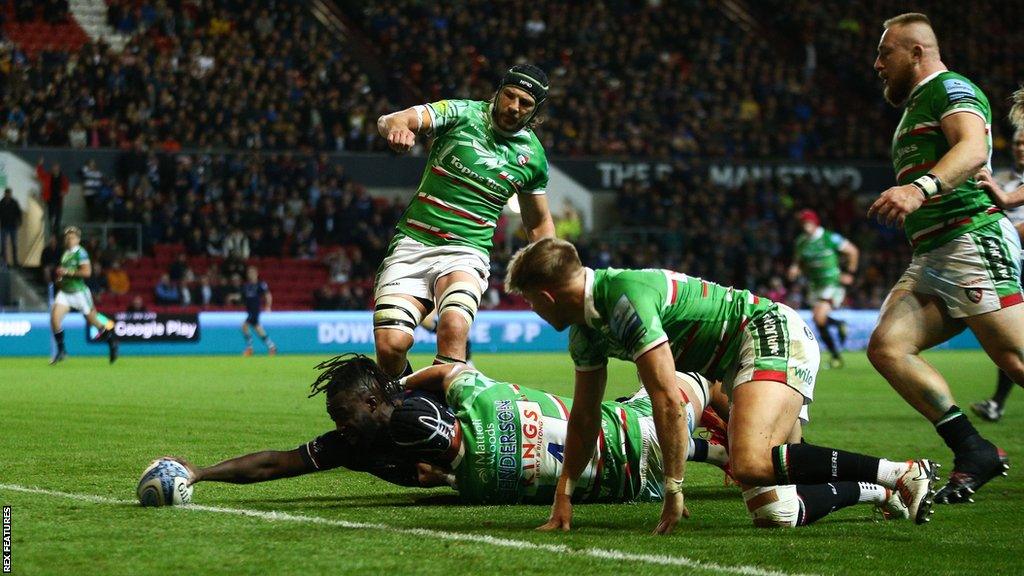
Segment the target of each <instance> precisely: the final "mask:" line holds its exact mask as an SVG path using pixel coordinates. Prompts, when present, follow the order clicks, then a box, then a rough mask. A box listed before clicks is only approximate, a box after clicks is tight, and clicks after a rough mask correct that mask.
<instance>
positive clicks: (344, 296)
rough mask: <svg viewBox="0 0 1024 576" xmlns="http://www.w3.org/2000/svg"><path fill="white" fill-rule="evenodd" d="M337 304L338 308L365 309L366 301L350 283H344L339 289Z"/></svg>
mask: <svg viewBox="0 0 1024 576" xmlns="http://www.w3.org/2000/svg"><path fill="white" fill-rule="evenodd" d="M335 306H336V308H337V309H338V310H363V309H365V308H366V302H365V301H364V299H362V298H360V297H358V296H357V295H356V294H355V293H354V292H353V291H352V287H351V286H350V285H348V284H342V285H341V288H339V289H338V296H337V301H336V303H335Z"/></svg>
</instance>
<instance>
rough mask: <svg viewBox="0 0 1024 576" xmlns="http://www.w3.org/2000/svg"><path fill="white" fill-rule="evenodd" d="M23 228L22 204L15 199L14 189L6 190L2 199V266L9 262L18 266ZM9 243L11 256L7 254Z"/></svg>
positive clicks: (0, 203)
mask: <svg viewBox="0 0 1024 576" xmlns="http://www.w3.org/2000/svg"><path fill="white" fill-rule="evenodd" d="M20 228H21V205H20V204H18V201H17V200H15V199H14V191H13V190H11V189H10V188H7V189H6V190H4V196H3V198H2V199H0V266H3V267H4V268H6V267H7V266H8V263H10V265H12V266H14V267H15V268H17V267H18V230H19V229H20ZM8 243H9V245H10V247H11V252H10V258H8V256H7V246H8Z"/></svg>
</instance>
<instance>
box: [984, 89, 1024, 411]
mask: <svg viewBox="0 0 1024 576" xmlns="http://www.w3.org/2000/svg"><path fill="white" fill-rule="evenodd" d="M1013 97H1014V99H1015V103H1014V105H1013V108H1012V109H1011V112H1010V118H1011V119H1013V118H1017V121H1016V122H1015V124H1016V130H1015V131H1014V133H1013V171H1012V172H1011V173H1010V174H1009V175H1007V177H1006V178H1005V179H1003V183H1002V186H1000V185H999V182H998V179H997V178H996V177H993V176H992V175H990V174H988V173H987V172H985V171H982V173H981V174H979V175H978V177H977V178H978V185H979V186H981V187H982V188H983V189H985V191H986V192H988V193H989V196H991V197H992V200H993V201H994V202H995V203H996V205H997V206H999V207H1000V208H1002V209H1004V210H1006V216H1007V218H1009V219H1010V222H1012V223H1013V227H1014V228H1016V229H1017V233H1018V234H1019V235H1021V236H1022V237H1024V88H1021V89H1020V90H1017V91H1016V92H1014V95H1013ZM1012 389H1013V380H1011V379H1010V377H1009V376H1007V375H1006V372H1003V371H1002V370H1000V371H999V378H998V381H997V382H996V391H995V394H993V395H992V398H990V399H988V400H983V401H981V402H975V403H974V404H971V410H972V411H973V412H974V413H975V414H977V415H978V416H980V417H981V418H983V419H985V420H988V421H989V422H998V421H999V420H1000V419H1002V417H1003V410H1004V409H1005V407H1006V398H1007V396H1009V395H1010V390H1012Z"/></svg>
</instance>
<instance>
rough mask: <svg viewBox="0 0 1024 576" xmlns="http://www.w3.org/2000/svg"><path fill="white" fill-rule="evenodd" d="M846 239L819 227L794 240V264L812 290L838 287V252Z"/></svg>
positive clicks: (839, 271)
mask: <svg viewBox="0 0 1024 576" xmlns="http://www.w3.org/2000/svg"><path fill="white" fill-rule="evenodd" d="M844 244H846V238H843V236H842V235H841V234H838V233H836V232H829V231H828V230H825V229H824V228H822V227H821V226H818V229H817V230H815V231H814V232H813V233H812V234H801V235H800V236H799V237H797V239H796V262H797V264H798V265H799V266H800V270H801V271H802V272H803V273H804V276H805V277H806V278H807V283H808V284H810V285H811V289H812V290H818V289H821V288H828V287H829V286H838V285H839V275H840V273H841V270H840V269H839V250H840V248H842V247H843V245H844Z"/></svg>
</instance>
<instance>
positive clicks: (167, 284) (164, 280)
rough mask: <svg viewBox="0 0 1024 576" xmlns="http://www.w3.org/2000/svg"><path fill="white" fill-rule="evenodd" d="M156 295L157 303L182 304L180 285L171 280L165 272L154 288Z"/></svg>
mask: <svg viewBox="0 0 1024 576" xmlns="http://www.w3.org/2000/svg"><path fill="white" fill-rule="evenodd" d="M153 292H154V295H155V296H156V303H157V304H163V305H177V304H181V290H180V289H179V288H178V285H177V284H175V283H174V282H171V278H170V276H168V275H167V274H163V275H161V276H160V281H159V282H158V283H157V285H156V287H155V288H154V289H153Z"/></svg>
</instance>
